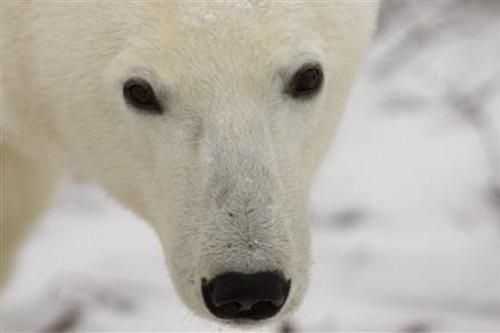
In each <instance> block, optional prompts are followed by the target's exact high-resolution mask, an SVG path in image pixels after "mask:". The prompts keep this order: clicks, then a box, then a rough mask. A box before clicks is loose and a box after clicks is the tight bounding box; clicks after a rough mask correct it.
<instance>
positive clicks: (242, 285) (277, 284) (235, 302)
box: [202, 272, 291, 320]
mask: <svg viewBox="0 0 500 333" xmlns="http://www.w3.org/2000/svg"><path fill="white" fill-rule="evenodd" d="M290 285H291V280H286V279H285V278H284V275H283V273H281V272H258V273H253V274H245V273H238V272H228V273H224V274H221V275H218V276H216V277H215V278H213V279H212V280H211V281H209V282H208V281H206V280H205V279H203V281H202V294H203V299H204V301H205V306H206V307H207V308H208V309H209V310H210V312H211V313H212V314H213V315H215V316H216V317H218V318H221V319H233V320H234V319H236V320H237V319H243V320H245V319H249V320H263V319H267V318H270V317H273V316H274V315H276V314H277V313H278V312H279V311H280V309H281V308H282V307H283V305H284V304H285V302H286V300H287V298H288V294H289V291H290Z"/></svg>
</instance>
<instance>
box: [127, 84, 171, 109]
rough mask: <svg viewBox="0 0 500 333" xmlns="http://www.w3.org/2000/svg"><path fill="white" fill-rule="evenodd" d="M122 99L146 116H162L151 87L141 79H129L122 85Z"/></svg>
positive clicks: (159, 105)
mask: <svg viewBox="0 0 500 333" xmlns="http://www.w3.org/2000/svg"><path fill="white" fill-rule="evenodd" d="M123 98H124V99H125V101H126V102H127V104H129V105H130V106H132V107H133V108H134V109H136V110H138V111H141V112H143V113H147V114H162V113H163V107H162V104H161V103H160V101H159V100H158V98H157V97H156V94H155V92H154V89H153V87H152V86H151V84H149V82H148V81H146V80H145V79H142V78H131V79H128V80H127V81H126V82H125V83H124V84H123Z"/></svg>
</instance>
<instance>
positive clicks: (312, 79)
mask: <svg viewBox="0 0 500 333" xmlns="http://www.w3.org/2000/svg"><path fill="white" fill-rule="evenodd" d="M322 83H323V70H322V69H321V66H320V65H319V64H306V65H304V66H302V67H301V68H300V69H299V70H298V71H297V72H296V73H295V75H294V76H293V78H292V80H291V81H290V83H289V85H288V88H287V90H286V92H287V93H288V94H289V95H290V96H292V97H294V98H300V99H303V98H307V97H312V96H313V95H314V94H316V93H317V92H318V91H319V90H320V89H321V85H322Z"/></svg>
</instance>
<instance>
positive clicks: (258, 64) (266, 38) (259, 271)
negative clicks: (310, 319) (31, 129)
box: [62, 2, 376, 323]
mask: <svg viewBox="0 0 500 333" xmlns="http://www.w3.org/2000/svg"><path fill="white" fill-rule="evenodd" d="M375 7H376V6H375V3H367V2H361V3H356V2H339V3H327V4H325V3H316V4H291V3H252V4H250V3H247V2H245V3H232V4H224V3H204V4H200V3H195V4H191V5H187V4H179V3H176V4H174V3H170V2H143V3H141V2H136V3H134V4H127V5H126V8H125V9H124V8H122V9H119V10H118V11H117V12H116V13H115V14H114V15H113V17H112V18H111V19H110V22H109V27H108V28H107V29H108V30H111V31H112V32H111V33H114V34H116V36H115V37H116V38H115V39H114V40H112V41H109V40H106V41H103V42H102V43H105V42H108V43H112V45H113V47H109V46H108V47H109V48H108V49H107V50H106V52H104V51H103V54H105V56H104V55H103V56H102V57H104V58H106V59H107V61H101V63H102V64H103V68H102V71H101V72H102V75H101V74H100V73H99V80H97V82H98V85H99V86H98V87H95V86H92V87H91V88H89V87H88V86H89V84H88V82H85V84H83V83H81V87H80V91H81V92H82V94H81V95H80V102H79V103H80V104H84V103H85V102H84V101H87V105H86V109H85V112H78V114H75V113H71V114H70V113H67V114H68V115H69V116H68V117H66V119H64V122H65V125H64V126H62V127H64V131H65V133H64V136H65V137H66V138H67V141H71V143H70V146H71V147H72V148H71V149H72V152H71V153H72V154H73V155H75V156H81V157H82V158H81V159H80V163H81V167H82V168H83V169H84V170H85V171H86V172H87V174H89V175H90V176H91V177H93V178H94V179H96V180H97V181H98V182H99V183H100V184H101V185H102V186H103V187H104V188H105V189H106V190H107V192H108V193H110V195H111V196H113V197H114V198H116V199H117V200H118V201H119V202H121V203H122V204H123V205H124V206H126V207H128V208H130V209H131V210H132V211H134V212H136V213H137V214H139V215H140V216H142V217H143V218H144V219H145V220H146V221H148V222H149V223H150V224H151V226H152V227H153V228H154V230H155V231H156V232H157V234H158V236H159V239H160V240H161V243H162V245H163V247H164V250H165V254H166V258H167V264H168V267H169V271H170V273H171V275H172V277H173V281H174V283H175V286H176V289H177V291H178V292H179V294H180V295H181V297H182V299H183V301H184V302H185V304H186V305H187V306H188V307H189V308H191V309H192V310H193V311H194V312H195V313H197V314H199V315H202V316H206V317H208V318H212V319H219V320H223V321H224V322H230V323H247V322H252V323H253V322H255V321H256V320H264V319H268V318H271V317H273V318H276V317H280V316H282V315H284V314H287V313H289V312H290V311H291V310H293V309H294V308H296V307H297V305H298V304H299V303H300V301H301V299H302V297H303V294H304V291H305V289H306V287H307V280H308V272H309V266H310V257H309V227H308V208H307V206H308V191H309V182H310V179H311V177H312V174H313V171H314V169H315V168H316V166H317V164H318V161H319V159H320V157H321V155H322V153H323V151H324V150H325V148H326V146H327V144H328V141H329V139H330V136H331V135H332V133H333V130H334V128H335V125H336V124H337V121H338V119H339V116H340V114H341V111H342V108H343V106H344V103H345V101H346V97H347V95H348V91H349V87H350V84H351V81H352V79H353V76H354V73H355V72H356V69H357V67H358V62H359V58H360V55H361V53H362V50H363V49H364V48H365V46H366V44H367V43H368V41H369V36H370V33H371V31H372V28H373V25H374V20H375V12H376V8H375ZM110 27H111V28H110ZM116 31H124V32H123V33H122V34H120V33H118V32H116ZM125 32H126V33H125ZM96 45H97V46H96V47H99V46H98V45H99V41H97V42H96ZM98 62H99V61H98ZM91 74H93V73H91ZM96 75H97V74H96ZM93 84H94V85H95V82H94V83H93ZM88 101H91V102H88ZM69 118H71V119H69ZM96 119H98V120H96ZM68 123H71V125H70V126H68V125H67V124H68ZM228 288H229V289H231V288H232V289H234V290H230V291H227V290H226V289H228Z"/></svg>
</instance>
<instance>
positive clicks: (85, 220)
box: [2, 0, 500, 332]
mask: <svg viewBox="0 0 500 333" xmlns="http://www.w3.org/2000/svg"><path fill="white" fill-rule="evenodd" d="M498 17H500V1H495V0H485V1H480V0H465V1H458V0H456V1H449V0H439V1H438V0H435V1H431V0H429V1H422V0H418V1H398V2H396V1H394V2H390V3H387V4H386V5H385V6H384V8H383V15H382V20H381V25H380V32H379V34H378V36H377V39H376V41H375V43H374V47H373V50H372V51H371V53H370V55H369V58H368V62H367V64H366V66H365V68H364V69H363V71H362V75H361V77H360V78H359V80H358V81H357V82H356V85H355V88H354V90H353V93H352V98H351V103H350V104H349V106H348V111H347V113H346V117H345V119H344V121H343V123H342V125H341V127H340V130H339V132H338V135H337V136H336V138H335V142H334V144H333V145H332V147H331V149H330V151H329V153H328V156H327V158H326V159H325V161H324V163H323V165H322V167H321V169H320V171H319V173H318V177H317V181H316V184H315V186H314V190H313V194H312V198H311V205H312V225H313V243H314V263H315V264H314V272H313V278H312V281H311V288H310V290H309V293H308V296H307V299H306V301H305V303H304V305H303V306H302V308H301V309H300V311H298V313H297V314H296V315H295V316H294V318H293V319H292V321H291V325H292V326H293V328H294V329H295V330H297V331H401V332H427V331H441V332H442V331H491V332H499V331H500V191H499V189H500V20H498ZM166 274H167V273H166V272H165V269H164V266H163V259H162V255H161V252H160V247H159V244H158V243H157V240H156V238H155V236H154V234H153V233H152V231H151V230H149V229H148V227H147V226H146V225H145V224H143V223H140V222H139V221H137V220H136V218H135V217H133V216H131V215H130V214H129V213H127V212H125V211H123V210H122V209H120V208H118V207H116V206H115V205H114V204H113V203H112V202H110V201H109V200H108V199H106V198H105V197H104V196H103V195H102V194H101V193H100V192H98V191H97V190H96V189H94V188H93V187H91V186H88V185H83V184H76V185H72V186H70V187H69V188H68V189H66V190H65V191H64V192H63V193H62V194H61V196H60V199H59V200H58V202H57V204H56V206H55V207H54V209H53V210H51V211H50V212H49V213H48V215H47V216H46V218H45V220H44V222H43V223H42V224H41V225H40V226H39V227H38V228H37V230H36V231H35V232H34V233H33V235H32V237H31V239H30V241H29V242H28V244H27V246H26V249H25V251H24V253H23V254H22V256H21V258H20V264H19V269H18V271H17V273H16V276H15V279H14V282H13V284H12V285H11V286H10V287H9V289H8V290H7V293H6V295H5V298H4V302H3V305H5V307H3V309H2V311H3V318H2V319H3V323H2V325H3V326H4V328H5V329H11V330H16V331H21V330H45V331H64V330H77V331H220V330H227V328H223V327H222V328H221V327H218V326H215V325H213V324H211V323H208V322H206V321H202V320H200V319H197V318H195V317H193V316H192V315H191V314H190V313H189V312H188V311H187V310H186V309H185V308H184V306H183V305H182V304H181V303H180V301H179V299H178V298H177V296H176V295H175V293H174V291H173V288H172V285H171V284H170V283H169V282H168V277H167V275H166ZM269 329H270V330H271V329H272V328H269Z"/></svg>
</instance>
